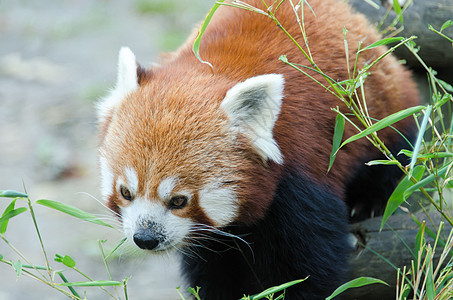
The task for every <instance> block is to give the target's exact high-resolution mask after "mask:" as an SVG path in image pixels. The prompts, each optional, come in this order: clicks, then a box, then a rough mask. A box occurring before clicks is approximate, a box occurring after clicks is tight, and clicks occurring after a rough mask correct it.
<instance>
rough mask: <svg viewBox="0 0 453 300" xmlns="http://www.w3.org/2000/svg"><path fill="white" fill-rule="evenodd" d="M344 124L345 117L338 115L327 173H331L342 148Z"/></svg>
mask: <svg viewBox="0 0 453 300" xmlns="http://www.w3.org/2000/svg"><path fill="white" fill-rule="evenodd" d="M344 124H345V120H344V117H343V115H341V114H337V117H336V118H335V129H334V133H333V141H332V153H331V154H330V161H329V168H328V169H327V172H329V171H330V168H332V165H333V162H334V160H335V157H336V156H337V152H338V150H339V148H340V145H341V139H342V138H343V132H344Z"/></svg>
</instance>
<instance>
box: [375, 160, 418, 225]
mask: <svg viewBox="0 0 453 300" xmlns="http://www.w3.org/2000/svg"><path fill="white" fill-rule="evenodd" d="M424 172H425V167H424V166H416V167H415V168H414V172H413V177H414V178H415V179H417V180H420V179H421V178H422V176H423V173H424ZM413 185H414V183H413V182H412V181H411V180H410V179H409V178H408V177H407V176H406V177H404V178H403V180H401V182H400V183H399V184H398V186H397V187H396V188H395V190H394V191H393V193H392V195H390V198H389V200H388V202H387V206H386V207H385V211H384V215H383V216H382V222H381V228H380V229H379V230H382V228H383V227H384V224H385V222H386V221H387V219H388V218H389V217H390V216H391V215H392V214H393V213H394V212H395V210H396V209H397V208H398V207H399V206H400V205H401V204H402V203H403V202H404V200H406V199H407V197H409V195H410V194H408V195H407V194H406V192H407V190H408V189H409V188H410V187H411V186H413Z"/></svg>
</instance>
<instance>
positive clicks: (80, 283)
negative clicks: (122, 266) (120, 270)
mask: <svg viewBox="0 0 453 300" xmlns="http://www.w3.org/2000/svg"><path fill="white" fill-rule="evenodd" d="M56 285H58V286H120V285H123V283H122V282H119V281H109V280H97V281H77V282H64V283H58V284H56Z"/></svg>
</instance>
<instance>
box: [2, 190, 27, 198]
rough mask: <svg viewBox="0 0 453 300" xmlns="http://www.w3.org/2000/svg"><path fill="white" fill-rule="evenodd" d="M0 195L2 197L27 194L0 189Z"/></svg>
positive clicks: (23, 196) (25, 196)
mask: <svg viewBox="0 0 453 300" xmlns="http://www.w3.org/2000/svg"><path fill="white" fill-rule="evenodd" d="M0 197H3V198H27V197H28V195H27V194H24V193H21V192H17V191H12V190H0Z"/></svg>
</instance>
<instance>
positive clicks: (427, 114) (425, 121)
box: [409, 105, 433, 177]
mask: <svg viewBox="0 0 453 300" xmlns="http://www.w3.org/2000/svg"><path fill="white" fill-rule="evenodd" d="M432 109H433V106H432V105H428V106H427V107H426V111H425V116H424V117H423V121H422V124H421V125H420V130H419V132H418V135H417V140H416V141H415V145H414V150H413V151H412V158H411V163H410V166H409V177H410V176H411V175H412V170H413V169H414V166H415V163H416V162H417V156H418V153H419V152H420V146H421V144H422V140H423V136H424V135H425V130H426V126H427V125H428V120H429V118H430V117H431V111H432Z"/></svg>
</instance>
